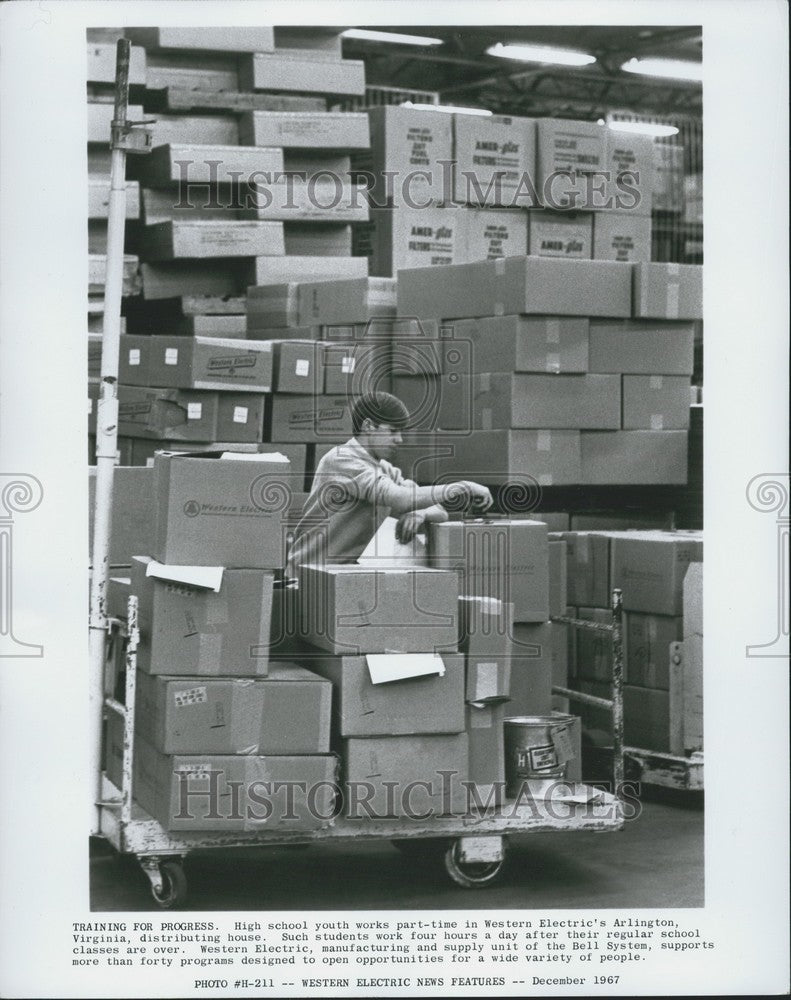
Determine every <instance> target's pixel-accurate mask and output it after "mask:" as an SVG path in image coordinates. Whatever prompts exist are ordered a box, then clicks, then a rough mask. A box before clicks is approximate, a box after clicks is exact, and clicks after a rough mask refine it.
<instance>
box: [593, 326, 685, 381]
mask: <svg viewBox="0 0 791 1000" xmlns="http://www.w3.org/2000/svg"><path fill="white" fill-rule="evenodd" d="M589 336H590V357H589V365H590V368H589V371H591V372H621V373H622V374H624V375H691V374H692V366H693V350H694V339H695V330H694V327H693V324H692V323H671V322H665V321H662V320H656V321H654V322H650V321H647V320H593V321H592V322H591V325H590V335H589Z"/></svg>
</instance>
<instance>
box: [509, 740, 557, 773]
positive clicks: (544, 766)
mask: <svg viewBox="0 0 791 1000" xmlns="http://www.w3.org/2000/svg"><path fill="white" fill-rule="evenodd" d="M524 757H526V758H527V760H524V759H523V758H524ZM528 761H529V766H530V770H531V771H551V770H552V769H553V768H555V767H557V766H558V756H557V751H556V750H555V747H554V744H553V745H550V746H544V747H530V748H529V749H528V751H527V753H525V752H524V751H523V750H522V751H518V752H517V766H518V767H524V766H525V764H526V763H528Z"/></svg>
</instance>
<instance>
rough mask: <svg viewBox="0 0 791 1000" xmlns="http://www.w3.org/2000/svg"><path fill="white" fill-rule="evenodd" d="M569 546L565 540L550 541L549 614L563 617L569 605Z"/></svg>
mask: <svg viewBox="0 0 791 1000" xmlns="http://www.w3.org/2000/svg"><path fill="white" fill-rule="evenodd" d="M567 550H568V546H567V544H566V542H565V540H563V539H550V540H549V614H550V616H554V615H563V614H565V611H566V606H567V605H568V603H569V602H568V568H567V560H568V554H567Z"/></svg>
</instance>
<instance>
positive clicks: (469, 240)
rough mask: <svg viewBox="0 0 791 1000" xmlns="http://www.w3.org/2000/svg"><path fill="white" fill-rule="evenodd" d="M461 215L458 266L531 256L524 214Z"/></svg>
mask: <svg viewBox="0 0 791 1000" xmlns="http://www.w3.org/2000/svg"><path fill="white" fill-rule="evenodd" d="M488 120H489V119H487V121H488ZM461 212H462V214H461V217H460V219H459V222H460V246H459V254H458V257H457V261H458V262H460V263H465V262H472V261H477V260H496V259H497V258H498V257H514V256H523V255H524V254H526V253H527V252H528V249H527V245H528V244H527V214H526V213H525V212H522V211H519V210H514V211H508V210H507V209H488V208H464V209H461ZM407 266H408V267H414V266H416V265H415V264H411V263H410V264H408V265H407Z"/></svg>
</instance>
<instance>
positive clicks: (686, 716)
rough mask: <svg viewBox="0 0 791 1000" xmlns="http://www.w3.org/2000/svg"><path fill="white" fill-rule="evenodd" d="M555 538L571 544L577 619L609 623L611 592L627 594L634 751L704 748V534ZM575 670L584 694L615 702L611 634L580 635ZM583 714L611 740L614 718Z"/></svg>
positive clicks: (628, 701)
mask: <svg viewBox="0 0 791 1000" xmlns="http://www.w3.org/2000/svg"><path fill="white" fill-rule="evenodd" d="M555 537H557V538H558V539H563V540H565V542H566V546H567V554H568V574H567V575H568V587H569V595H568V596H569V603H570V604H571V605H572V606H573V607H574V608H575V611H576V617H578V618H582V619H584V620H590V621H598V622H601V623H604V624H606V623H608V622H609V621H611V617H612V615H611V593H612V590H613V589H614V588H619V589H621V590H622V592H623V608H624V621H623V636H624V739H625V742H626V744H627V746H633V747H639V748H642V749H647V750H655V751H660V752H668V753H676V754H684V753H685V752H688V751H692V750H696V749H701V748H702V744H703V730H702V679H703V675H702V657H701V655H700V644H701V643H700V640H701V638H702V616H701V614H700V593H701V586H700V580H701V571H702V566H701V563H702V560H703V541H702V537H701V535H700V533H699V532H663V531H571V532H563V533H559V534H558V535H556V536H555ZM687 578H689V579H687ZM696 608H697V613H696V611H695V609H696ZM687 636H689V637H690V655H689V656H688V657H686V656H685V657H682V658H681V662H680V663H679V662H676V661H675V659H674V656H673V650H672V648H671V644H673V643H676V642H681V641H682V640H684V641H685V642H686V637H687ZM696 643H697V646H696ZM571 672H572V675H573V681H572V686H573V687H574V688H576V689H577V690H580V691H583V692H586V693H588V694H594V695H599V696H600V697H604V698H608V697H610V686H611V678H612V638H611V636H610V635H608V634H607V633H597V632H589V631H583V630H580V631H578V633H577V641H576V648H575V656H574V658H573V661H572V670H571ZM582 717H583V720H584V722H585V725H586V726H587V727H588V728H589V729H591V730H598V731H600V732H603V733H609V731H610V727H611V721H610V719H609V717H608V716H607V714H606V713H604V712H602V711H601V710H598V709H591V708H587V707H586V708H584V709H583V710H582Z"/></svg>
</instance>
